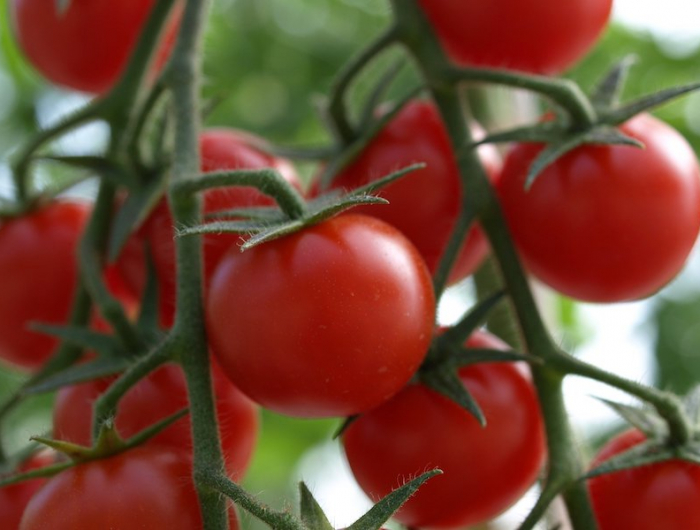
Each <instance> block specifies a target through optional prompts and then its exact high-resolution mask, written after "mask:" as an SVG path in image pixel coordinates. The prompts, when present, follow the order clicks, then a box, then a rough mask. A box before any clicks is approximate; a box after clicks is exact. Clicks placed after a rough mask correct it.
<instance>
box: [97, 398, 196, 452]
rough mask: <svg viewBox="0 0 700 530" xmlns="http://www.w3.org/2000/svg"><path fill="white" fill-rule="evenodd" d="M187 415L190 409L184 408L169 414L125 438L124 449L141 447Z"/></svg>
mask: <svg viewBox="0 0 700 530" xmlns="http://www.w3.org/2000/svg"><path fill="white" fill-rule="evenodd" d="M189 413H190V409H189V408H187V407H185V408H182V409H180V410H178V411H177V412H175V413H174V414H171V415H170V416H167V417H165V418H163V419H162V420H160V421H157V422H156V423H154V424H153V425H149V426H148V427H146V428H145V429H143V430H141V431H139V432H137V433H136V434H134V435H133V436H132V437H130V438H127V439H126V441H125V448H126V449H129V448H132V447H136V446H138V445H141V444H142V443H144V442H146V441H148V440H150V439H151V438H153V437H154V436H156V435H157V434H159V433H160V432H161V431H164V430H165V429H167V428H168V427H170V426H171V425H172V424H173V423H175V422H176V421H179V420H180V419H182V418H184V417H185V416H187V415H188V414H189ZM98 440H99V437H98Z"/></svg>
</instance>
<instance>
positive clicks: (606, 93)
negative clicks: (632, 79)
mask: <svg viewBox="0 0 700 530" xmlns="http://www.w3.org/2000/svg"><path fill="white" fill-rule="evenodd" d="M637 59H638V58H637V56H636V55H627V56H626V57H624V58H623V59H622V60H621V61H619V62H618V63H616V64H615V65H614V66H613V67H612V68H611V69H610V71H609V72H608V73H607V74H605V76H603V79H602V80H601V81H600V83H598V85H597V86H596V88H595V89H594V90H593V92H592V94H591V98H590V99H591V103H592V104H593V106H594V107H595V108H596V109H599V110H600V109H609V108H613V107H615V106H617V105H618V103H619V101H620V95H621V93H622V89H623V87H624V85H625V82H626V81H627V76H628V74H629V71H630V68H631V67H632V66H634V64H635V63H636V62H637Z"/></svg>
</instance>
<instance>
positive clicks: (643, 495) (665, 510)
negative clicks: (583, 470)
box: [588, 429, 700, 530]
mask: <svg viewBox="0 0 700 530" xmlns="http://www.w3.org/2000/svg"><path fill="white" fill-rule="evenodd" d="M645 439H646V438H645V436H644V435H643V434H642V433H641V432H640V431H638V430H636V429H630V430H627V431H625V432H623V433H621V434H618V435H617V436H615V437H614V438H613V439H612V440H610V441H609V442H608V443H607V444H606V445H605V446H604V447H603V448H602V449H601V450H600V452H599V453H598V454H597V455H596V457H595V459H594V461H593V463H592V467H596V466H597V465H599V464H602V463H603V462H605V461H606V460H608V459H610V458H612V457H613V456H615V455H617V454H619V453H622V452H623V451H626V450H627V449H630V448H631V447H634V446H635V445H637V444H639V443H641V442H643V441H644V440H645ZM588 487H589V490H590V493H591V501H592V503H593V510H594V511H595V516H596V519H597V521H598V527H599V528H600V530H616V529H619V528H634V529H635V530H658V529H660V528H700V466H698V465H695V464H691V463H688V462H683V461H681V460H669V461H666V462H661V463H657V464H650V465H644V466H640V467H636V468H632V469H624V470H621V471H616V472H613V473H607V474H604V475H599V476H597V477H594V478H592V479H590V480H589V481H588Z"/></svg>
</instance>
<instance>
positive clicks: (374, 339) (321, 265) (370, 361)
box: [206, 214, 435, 417]
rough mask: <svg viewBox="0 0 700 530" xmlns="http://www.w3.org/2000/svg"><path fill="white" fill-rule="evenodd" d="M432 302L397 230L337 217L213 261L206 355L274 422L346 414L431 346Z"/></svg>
mask: <svg viewBox="0 0 700 530" xmlns="http://www.w3.org/2000/svg"><path fill="white" fill-rule="evenodd" d="M434 318H435V299H434V295H433V289H432V285H431V282H430V276H429V274H428V271H427V269H426V267H425V264H424V263H423V261H422V259H421V257H420V255H419V254H418V252H417V251H416V250H415V248H414V247H413V246H412V245H411V243H410V242H409V241H408V240H407V239H406V238H405V237H404V236H403V235H402V234H401V233H400V232H399V231H398V230H396V229H395V228H393V227H392V226H390V225H387V224H386V223H383V222H382V221H379V220H378V219H375V218H373V217H367V216H364V215H352V214H347V215H341V216H338V217H334V218H331V219H329V220H326V221H324V222H322V223H319V224H317V225H314V226H310V227H308V228H306V229H304V230H302V231H299V232H296V233H294V234H291V235H289V236H286V237H283V238H280V239H276V240H273V241H270V242H268V243H265V244H263V245H260V246H257V247H253V248H252V249H250V250H247V251H245V252H243V253H241V252H240V251H239V249H238V248H233V249H231V250H230V251H229V253H228V254H226V256H225V257H224V258H223V259H222V260H221V263H220V264H219V267H218V269H217V270H216V272H215V274H214V276H213V278H212V281H211V285H210V287H209V293H208V300H207V302H206V319H207V329H208V336H209V339H210V345H211V349H212V352H213V353H214V354H215V355H216V357H217V358H218V360H219V362H220V363H221V366H222V368H223V370H224V372H225V373H226V374H227V375H228V377H229V378H230V379H231V381H233V383H234V384H235V385H236V386H238V388H240V389H241V390H242V391H243V392H244V393H246V394H247V395H248V396H250V398H251V399H253V400H254V401H257V402H258V403H260V404H261V405H263V406H265V407H267V408H270V409H272V410H275V411H277V412H280V413H283V414H288V415H292V416H301V417H324V416H347V415H351V414H356V413H358V412H361V411H364V410H367V409H369V408H371V407H373V406H375V405H378V404H379V403H381V402H382V401H384V400H386V399H388V398H389V397H391V396H392V395H393V394H395V393H396V392H398V391H399V389H400V388H401V387H402V386H403V385H404V384H405V383H406V382H407V381H408V380H409V379H410V377H411V376H412V375H413V373H414V372H415V370H416V369H417V368H418V366H419V365H420V362H421V361H422V359H423V357H424V356H425V353H426V351H427V349H428V346H429V345H430V339H431V335H432V329H433V321H434Z"/></svg>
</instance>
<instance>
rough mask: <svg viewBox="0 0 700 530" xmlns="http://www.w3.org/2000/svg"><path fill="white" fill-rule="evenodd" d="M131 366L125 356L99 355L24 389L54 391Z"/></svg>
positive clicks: (37, 391) (38, 391) (25, 390)
mask: <svg viewBox="0 0 700 530" xmlns="http://www.w3.org/2000/svg"><path fill="white" fill-rule="evenodd" d="M128 366H129V361H128V360H127V359H126V358H124V357H98V358H97V359H95V360H94V361H89V362H86V363H79V364H75V365H73V366H71V367H69V368H66V369H65V370H61V371H60V372H57V373H55V374H53V375H51V376H49V377H47V378H46V379H41V380H39V382H37V383H34V384H32V385H29V386H28V387H27V388H25V389H24V390H23V392H24V393H25V394H43V393H46V392H53V391H54V390H58V389H59V388H63V387H64V386H69V385H75V384H78V383H84V382H85V381H92V380H95V379H101V378H103V377H107V376H110V375H115V374H118V373H121V372H123V371H124V370H126V368H127V367H128Z"/></svg>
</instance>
